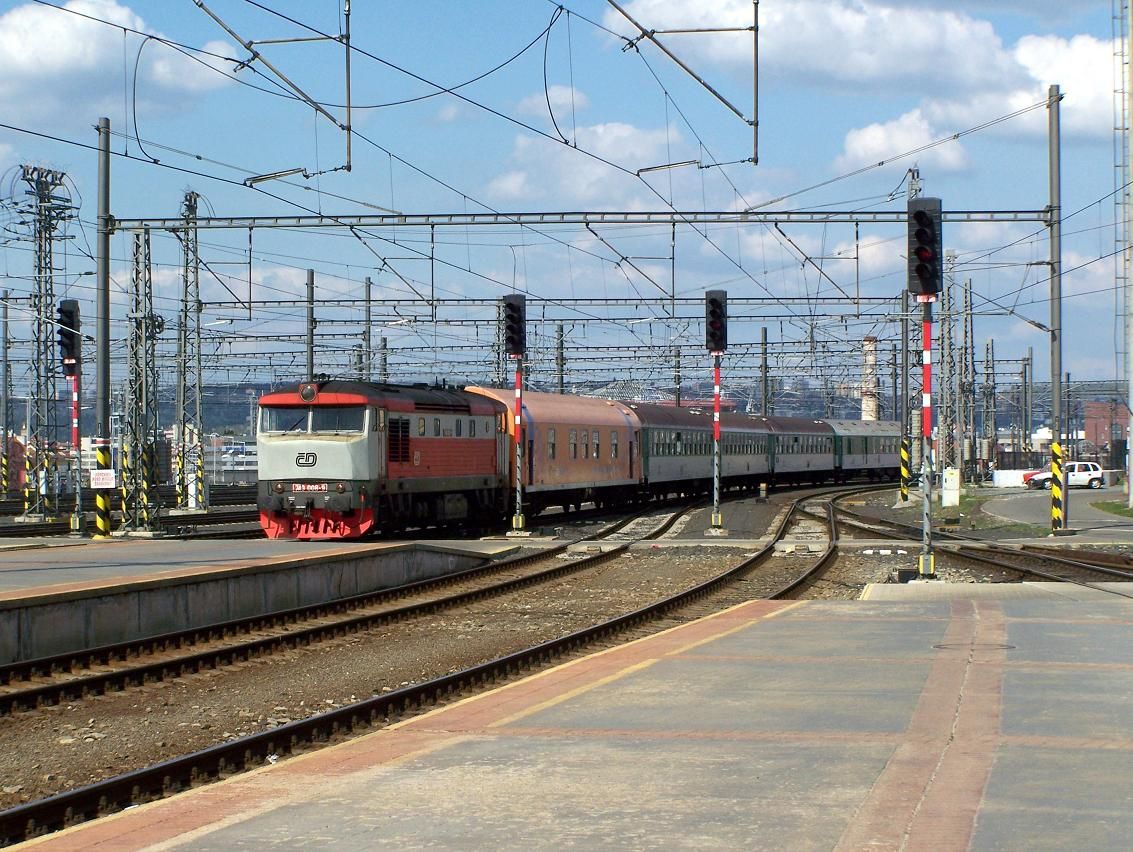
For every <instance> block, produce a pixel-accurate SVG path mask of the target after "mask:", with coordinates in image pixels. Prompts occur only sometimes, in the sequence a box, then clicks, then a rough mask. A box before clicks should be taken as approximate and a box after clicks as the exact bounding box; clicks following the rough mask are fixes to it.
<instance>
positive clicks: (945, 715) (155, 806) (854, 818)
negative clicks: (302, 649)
mask: <svg viewBox="0 0 1133 852" xmlns="http://www.w3.org/2000/svg"><path fill="white" fill-rule="evenodd" d="M803 605H805V604H803ZM795 606H800V604H798V603H783V602H776V601H752V602H749V603H747V604H743V605H741V606H738V607H736V608H734V609H732V610H729V611H727V612H724V613H721V614H719V615H716V616H713V617H710V618H706V619H703V620H700V621H696V622H691V623H689V624H685V625H682V626H680V627H676V628H673V629H672V630H669V631H666V632H665V633H661V634H658V635H656V636H653V637H649V638H647V639H643V640H640V641H638V642H634V643H632V644H630V645H626V646H622V647H619V648H614V649H611V650H609V651H605V652H602V653H598V654H594V655H592V656H589V657H586V658H583V659H580V660H576V661H572V662H570V663H567V664H565V665H562V666H559V667H557V668H555V669H552V670H549V671H547V672H543V673H540V674H538V675H535V676H533V677H530V678H527V679H525V680H523V681H519V682H516V683H513V684H509V685H507V686H504V687H502V688H500V689H498V690H494V691H493V692H491V693H488V694H485V695H481V696H477V697H474V698H470V699H466V700H464V701H461V702H458V703H457V704H454V705H452V706H450V707H444V708H440V709H438V710H436V711H434V712H432V713H429V714H427V715H425V716H421V717H418V718H416V719H413V720H409V721H407V722H403V723H400V724H398V725H396V726H393V727H391V728H389V729H386V730H383V731H379V732H376V733H374V734H372V735H369V736H365V737H361V738H359V739H356V740H353V741H351V742H347V743H343V744H341V745H338V746H334V747H331V748H327V749H323V750H321V751H318V752H313V753H311V754H308V755H304V756H301V757H298V758H295V759H292V760H288V761H285V762H283V763H281V764H279V765H277V766H274V767H264V768H263V769H259V770H256V771H254V772H251V773H247V774H245V775H242V776H239V777H236V778H233V779H231V780H228V781H225V782H222V783H219V784H214V785H210V786H206V787H202V788H200V789H198V790H195V791H192V792H190V793H186V794H183V795H180V796H177V797H174V798H172V799H167V800H164V801H162V802H155V803H152V804H150V805H145V806H142V807H140V808H137V809H134V810H131V811H127V812H124V813H121V814H118V815H115V816H113V817H109V818H107V819H104V820H100V821H97V822H93V823H90V824H87V825H83V826H78V827H76V828H74V829H70V830H68V831H65V832H61V833H59V834H57V835H54V836H51V837H47V838H43V839H41V840H37V841H32V842H31V843H30V844H28V845H29V846H36V847H39V848H47V849H74V848H80V847H81V848H83V849H100V848H113V849H133V848H141V847H145V846H150V845H153V844H160V843H163V842H170V841H173V840H180V841H185V840H187V839H189V837H188V835H191V834H193V833H197V834H198V836H202V835H204V834H207V833H208V832H211V831H212V830H214V829H216V828H219V827H221V826H223V825H226V824H233V823H238V822H240V821H242V820H244V819H247V818H249V817H251V816H254V815H257V814H262V813H264V812H266V811H269V810H271V809H273V808H276V807H279V806H281V805H284V804H286V803H287V802H288V801H297V802H298V801H302V800H306V799H308V798H309V797H310V796H311V795H312V791H313V790H315V789H321V788H322V787H325V785H327V784H333V783H334V780H333V779H335V778H344V776H348V775H351V774H352V773H356V772H360V771H364V770H367V769H370V768H372V767H376V766H381V765H389V764H393V763H396V762H398V761H401V760H404V759H406V758H410V757H419V756H421V755H424V754H427V753H429V752H431V751H435V750H438V749H441V748H444V747H445V746H446V745H449V744H452V743H456V742H459V741H461V740H466V739H467V738H469V737H475V736H477V735H478V734H482V733H486V732H491V733H499V732H500V726H502V725H505V724H508V723H509V722H512V721H513V720H515V719H517V718H521V717H523V716H526V715H529V714H532V713H534V712H536V711H538V710H540V709H542V708H544V707H547V706H549V705H552V704H555V703H559V702H561V701H564V700H568V699H569V698H570V697H572V696H574V695H577V694H579V693H581V692H584V691H586V690H589V689H592V688H594V687H596V686H598V685H601V684H603V683H608V682H610V681H614V680H617V679H618V678H620V677H624V676H626V675H629V674H631V673H633V672H635V671H637V670H639V669H641V668H642V667H644V666H647V665H648V664H649V663H650V662H652V661H655V660H658V659H660V658H663V657H665V656H667V655H675V654H682V653H685V652H688V651H689V650H691V649H692V648H694V647H696V646H698V645H701V644H703V643H704V642H707V641H711V640H713V639H717V638H720V637H722V636H725V635H727V634H729V633H731V632H733V631H736V630H740V629H743V628H745V627H747V626H748V625H750V624H752V623H753V622H756V621H759V620H760V619H763V618H767V617H772V616H774V615H776V614H779V613H782V612H784V611H786V610H787V609H789V608H792V607H795ZM1005 637H1006V619H1005V617H1004V615H1003V612H1002V609H1001V607H1000V606H999V604H998V603H995V602H983V601H980V602H974V601H955V602H953V604H952V606H951V618H950V620H949V625H948V628H947V632H946V635H945V638H944V640H943V642H942V643H941V646H942V647H941V648H940V650H939V652H938V654H937V655H936V656H935V658H934V660H933V662H932V664H931V668H930V671H929V674H928V677H927V679H926V681H925V684H924V687H923V690H922V692H921V695H920V698H919V702H918V704H917V706H916V710H915V712H914V714H913V717H912V719H911V720H910V724H909V727H908V728H907V729H906V730H905V731H904V732H903V733H902V734H897V735H894V734H885V735H876V736H873V737H871V738H873V739H884V740H886V741H888V742H891V743H892V744H893V745H894V750H893V754H892V757H891V758H890V760H889V761H888V763H887V765H886V766H885V768H884V770H883V771H882V772H881V773H880V775H879V776H878V777H877V779H876V781H875V783H874V785H873V787H872V789H871V790H870V792H869V793H868V795H867V796H866V797H865V798H864V799H863V800H862V802H861V804H860V805H859V807H858V808H857V810H856V812H855V813H854V814H852V815H850V816H849V822H848V825H847V827H846V829H845V831H844V832H843V834H842V837H841V839H840V841H839V843H838V846H837V848H838V849H841V850H859V849H897V848H902V849H906V850H938V849H963V848H967V847H968V846H969V845H970V842H971V839H972V835H973V831H974V828H975V820H976V816H977V813H978V811H979V808H980V805H981V802H982V800H983V796H984V790H985V787H986V785H987V781H988V778H989V776H990V773H991V769H992V764H993V760H994V757H995V754H996V748H997V746H998V744H999V742H1000V733H999V731H1000V717H1001V713H1002V707H1001V704H1002V696H1001V693H1002V684H1003V674H1004V668H1005V664H1006V651H1005V648H1004V644H1005V643H1004V640H1005ZM777 738H779V739H783V737H777ZM806 738H807V739H808V740H810V741H812V742H813V741H815V740H816V739H818V740H821V739H822V738H823V737H822V735H821V734H817V735H815V734H809V735H808V736H807V737H806ZM786 739H789V736H788V737H786ZM319 779H321V780H319ZM343 783H351V782H350V781H349V780H345V779H344V781H343Z"/></svg>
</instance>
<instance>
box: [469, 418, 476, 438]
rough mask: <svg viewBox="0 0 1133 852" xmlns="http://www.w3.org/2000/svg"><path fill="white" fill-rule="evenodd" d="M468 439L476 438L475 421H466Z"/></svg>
mask: <svg viewBox="0 0 1133 852" xmlns="http://www.w3.org/2000/svg"><path fill="white" fill-rule="evenodd" d="M468 437H469V438H475V437H476V421H475V420H469V421H468Z"/></svg>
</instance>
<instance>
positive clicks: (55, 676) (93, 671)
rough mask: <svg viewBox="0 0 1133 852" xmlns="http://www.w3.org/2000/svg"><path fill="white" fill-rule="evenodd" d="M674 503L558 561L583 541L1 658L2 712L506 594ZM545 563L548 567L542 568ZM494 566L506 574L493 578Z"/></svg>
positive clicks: (564, 569)
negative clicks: (277, 607) (251, 612)
mask: <svg viewBox="0 0 1133 852" xmlns="http://www.w3.org/2000/svg"><path fill="white" fill-rule="evenodd" d="M682 511H683V510H678V511H677V512H675V513H670V514H669V516H668V517H667V519H666V520H665V522H664V523H661V524H656V523H654V524H653V528H652V529H649V530H641V529H640V528H639V532H638V533H637V534H636V535H635V536H634V537H622V539H621V541H619V542H618V543H617V544H616V545H614V546H613V547H611V548H609V549H607V550H604V551H603V552H601V553H596V554H592V555H589V556H586V557H584V558H581V559H578V560H575V561H572V562H569V563H566V564H553V563H555V561H556V558H557V557H558V556H559V555H560V554H562V553H564V552H566V551H567V550H568V549H569V548H570V547H571V546H573V545H578V544H582V543H584V542H583V541H578V542H566V543H563V544H560V545H557V546H555V547H553V548H550V549H548V550H545V551H543V552H540V553H535V554H527V555H521V556H517V557H514V558H511V559H504V560H500V561H499V562H495V563H492V564H490V565H488V566H484V567H479V568H474V569H470V570H468V571H463V572H460V573H456V574H450V575H447V576H445V577H438V578H435V579H431V580H423V581H420V582H417V583H412V584H409V585H406V586H399V587H397V588H395V589H389V590H383V591H380V592H372V593H367V594H362V595H356V596H353V597H349V598H342V599H339V600H336V601H331V602H328V603H324V604H319V605H317V606H305V607H299V608H295V609H289V610H285V611H281V612H277V613H272V614H270V615H265V616H256V617H251V618H242V619H236V620H232V621H227V622H222V623H218V624H214V625H208V626H206V627H202V628H197V629H193V630H185V631H178V632H175V633H167V634H162V635H159V636H153V637H149V638H146V639H142V640H133V641H129V642H121V643H116V644H114V645H106V646H102V647H99V648H92V649H89V650H86V651H80V652H72V653H67V654H59V655H55V656H51V657H45V658H40V659H35V660H27V661H24V662H16V663H8V664H5V665H2V666H0V715H7V714H10V713H13V712H17V711H20V710H30V709H34V708H37V707H41V706H51V705H56V704H59V703H62V702H70V701H79V700H83V699H85V698H88V697H90V696H93V695H99V694H103V693H106V692H113V691H119V690H124V689H128V688H131V687H134V686H141V685H144V684H147V683H154V682H156V681H162V680H169V679H172V678H176V677H182V676H184V675H187V674H190V673H194V672H199V671H203V670H208V669H216V668H220V667H222V666H225V665H231V664H233V663H236V662H239V661H243V660H248V659H253V658H255V657H258V656H262V655H265V654H270V653H276V652H279V651H281V650H284V649H287V648H294V647H298V646H301V645H310V644H314V643H316V642H320V641H324V640H325V639H328V638H334V637H337V636H340V635H342V634H343V633H345V632H357V631H359V630H366V629H370V628H373V627H375V626H378V625H381V624H385V623H390V622H394V621H400V620H403V619H408V618H413V617H419V616H421V615H424V614H426V613H431V612H437V611H440V610H443V609H448V608H452V607H455V606H459V605H463V604H466V603H468V602H470V601H474V600H478V599H482V598H484V597H488V596H492V595H499V594H505V593H507V592H510V591H512V590H514V589H517V588H521V587H522V586H524V585H528V584H531V583H536V582H545V581H547V580H551V579H557V578H558V577H560V576H563V575H564V574H566V573H569V572H573V571H578V570H582V569H583V568H586V567H589V566H593V565H598V564H601V563H603V562H606V561H609V560H610V559H612V558H613V557H614V556H617V555H619V554H621V553H622V552H624V551H625V550H627V549H628V548H629V547H630V545H632V544H633V543H634V542H635V541H638V540H641V539H645V538H652V537H656V536H659V535H661V534H663V533H664V532H665V531H666V530H667V529H669V528H670V527H671V526H672V525H673V523H675V522H676V521H677V519H678V518H679V517H680V515H681V513H682ZM646 520H647V519H646V518H645V517H644V516H643V515H635V516H631V517H629V518H627V519H625V520H624V521H622V522H619V523H616V524H612V525H610V526H609V527H608V528H606V529H605V530H602V531H601V532H600V533H599V534H598V535H596V536H595V537H594V538H593V539H592V540H594V541H601V540H602V539H606V538H609V537H613V536H618V535H620V534H622V533H623V532H624V531H625V530H626V529H628V528H630V527H632V526H637V525H640V524H641V523H642V522H643V521H646ZM545 565H551V567H541V566H545ZM501 574H503V575H506V576H504V577H503V579H493V578H497V577H499V576H500V575H501ZM444 589H458V591H455V592H452V593H450V594H447V595H444V596H440V597H438V596H436V595H434V594H433V593H434V592H436V591H439V590H444ZM407 599H412V602H409V603H400V604H399V602H403V601H405V600H407Z"/></svg>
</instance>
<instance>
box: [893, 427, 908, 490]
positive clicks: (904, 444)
mask: <svg viewBox="0 0 1133 852" xmlns="http://www.w3.org/2000/svg"><path fill="white" fill-rule="evenodd" d="M890 446H892V444H890ZM901 502H902V503H908V502H909V439H908V438H902V439H901Z"/></svg>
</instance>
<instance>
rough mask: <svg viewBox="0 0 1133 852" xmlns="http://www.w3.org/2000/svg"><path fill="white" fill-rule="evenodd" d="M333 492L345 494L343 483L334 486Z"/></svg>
mask: <svg viewBox="0 0 1133 852" xmlns="http://www.w3.org/2000/svg"><path fill="white" fill-rule="evenodd" d="M334 490H335V491H337V492H338V493H339V494H344V493H346V483H345V482H340V483H338V485H336V486H334Z"/></svg>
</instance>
